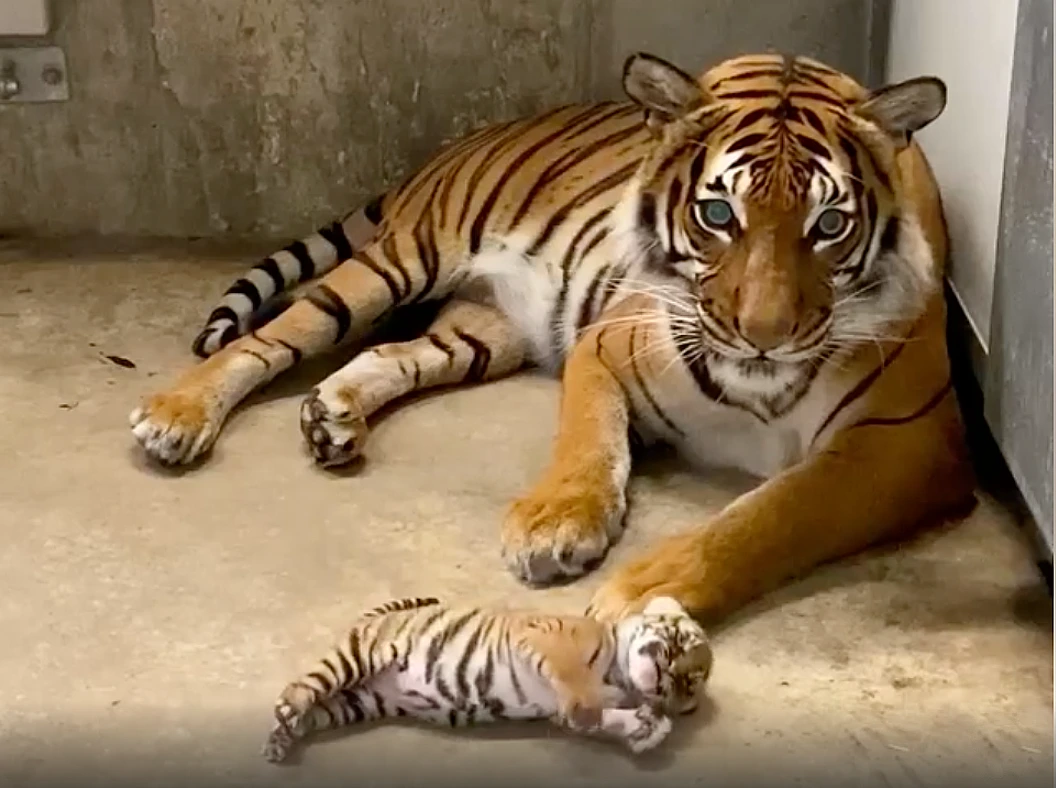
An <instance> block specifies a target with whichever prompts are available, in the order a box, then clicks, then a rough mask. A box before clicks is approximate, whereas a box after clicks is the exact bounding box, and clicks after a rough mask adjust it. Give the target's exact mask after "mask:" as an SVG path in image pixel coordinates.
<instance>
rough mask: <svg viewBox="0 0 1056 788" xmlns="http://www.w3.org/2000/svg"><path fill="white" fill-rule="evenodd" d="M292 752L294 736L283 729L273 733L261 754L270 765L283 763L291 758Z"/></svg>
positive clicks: (262, 748) (261, 749)
mask: <svg viewBox="0 0 1056 788" xmlns="http://www.w3.org/2000/svg"><path fill="white" fill-rule="evenodd" d="M292 751H293V736H291V735H290V734H289V733H288V732H287V731H285V730H282V729H277V730H274V731H272V732H271V735H270V736H268V740H267V741H266V742H264V746H263V747H261V748H260V754H261V755H263V756H264V759H265V760H267V761H269V762H270V763H282V762H283V761H285V760H286V759H287V758H289V757H290V753H291V752H292Z"/></svg>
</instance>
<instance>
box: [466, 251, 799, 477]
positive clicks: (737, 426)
mask: <svg viewBox="0 0 1056 788" xmlns="http://www.w3.org/2000/svg"><path fill="white" fill-rule="evenodd" d="M627 250H628V246H627V244H626V243H625V242H624V241H622V240H620V239H619V238H616V239H613V240H610V241H607V242H606V243H602V244H599V245H598V246H597V247H596V248H595V249H594V250H592V253H591V254H589V255H587V256H586V257H584V258H583V259H581V260H579V261H577V264H576V266H575V267H574V268H573V269H572V270H571V271H567V272H566V271H564V270H562V268H561V266H560V265H558V264H557V263H554V262H551V261H549V259H548V258H547V259H540V258H530V257H528V256H527V255H526V254H525V253H524V251H523V243H521V242H520V239H517V238H509V239H504V241H503V242H501V243H494V244H492V245H491V246H490V247H488V248H486V249H485V250H484V251H482V252H481V253H480V254H478V255H477V256H476V257H475V258H473V259H472V260H471V261H470V262H469V264H468V266H467V270H468V271H469V274H470V275H469V277H467V281H473V282H477V283H483V284H484V285H485V287H486V290H487V295H486V298H487V300H489V301H491V302H492V303H494V304H496V305H497V306H498V308H499V309H500V310H501V311H502V312H503V313H504V314H505V315H506V316H507V318H508V319H509V320H510V321H511V322H512V323H513V324H514V325H515V326H516V327H517V328H518V329H519V331H520V332H521V333H522V335H523V336H524V337H525V338H526V340H527V342H528V345H529V348H530V352H531V353H532V356H533V358H534V360H535V361H536V362H537V363H538V364H540V366H542V367H543V368H545V369H548V370H549V371H551V372H556V371H557V370H559V369H560V367H561V364H562V361H563V359H564V356H565V354H567V353H568V352H569V351H570V350H571V348H572V346H573V345H574V344H575V342H576V340H577V337H578V330H582V329H583V328H585V327H586V325H584V324H583V316H584V315H589V318H590V322H591V323H594V322H596V321H600V322H601V323H608V322H612V324H613V326H614V327H613V330H612V334H613V335H616V336H619V337H626V336H629V334H628V332H627V328H628V326H629V325H630V321H628V320H627V319H626V318H615V319H612V320H611V321H610V320H609V318H608V316H607V315H604V314H602V315H599V312H600V311H601V310H602V309H606V310H611V309H613V308H614V307H616V306H617V305H619V304H620V303H621V302H622V301H623V300H625V299H626V298H628V297H631V296H635V295H638V296H640V295H641V294H642V293H643V292H649V291H650V290H651V289H655V285H653V284H651V283H650V282H649V281H648V279H647V278H646V277H645V276H644V275H643V274H642V265H641V261H639V260H636V259H634V258H633V256H632V255H629V254H628V252H627ZM566 277H567V282H566V281H565V279H566ZM598 282H601V283H602V284H601V285H599V284H597V283H598ZM606 285H607V288H608V289H607V290H606V289H605V288H606ZM606 293H607V295H601V294H606ZM475 297H479V295H478V296H475ZM657 306H658V312H657V314H658V315H659V309H662V304H658V305H657ZM658 319H659V318H651V317H650V318H643V324H644V323H651V324H652V325H651V328H652V333H653V335H654V336H653V338H651V339H649V340H648V343H655V342H656V341H657V339H656V335H657V334H658V333H660V330H659V327H658V326H657V325H656V323H657V320H658ZM617 341H624V340H623V339H622V338H621V339H620V340H617ZM668 344H671V343H670V341H669V340H668ZM650 354H652V355H655V357H656V358H654V359H652V364H653V365H656V364H657V361H656V359H662V360H663V363H660V364H659V369H660V370H662V371H657V374H656V375H655V378H654V379H653V380H654V381H655V382H651V383H649V384H648V387H649V392H648V394H646V395H643V394H642V393H641V392H631V400H632V403H631V404H632V413H631V418H632V421H633V422H634V424H635V427H636V429H637V431H638V432H639V434H640V435H641V436H642V437H644V438H646V440H647V441H652V440H663V441H666V442H669V443H670V444H672V445H673V446H675V447H676V448H677V449H678V450H679V451H680V452H682V453H683V454H684V455H685V456H686V458H687V459H688V460H690V461H691V462H693V463H695V464H698V465H703V466H709V467H730V468H736V469H740V470H743V471H745V472H747V473H750V474H752V475H755V476H761V477H768V476H770V475H772V474H774V473H776V472H777V471H779V470H781V469H783V468H785V467H788V466H789V465H791V464H792V463H794V462H796V461H798V460H799V459H800V458H801V456H802V451H801V446H802V440H801V437H800V430H799V429H798V428H797V427H796V426H795V425H794V421H795V420H794V419H789V418H782V419H772V420H769V422H768V423H763V422H762V421H760V419H759V418H757V417H756V416H754V415H752V414H751V413H750V412H747V411H745V410H744V409H742V408H739V407H735V406H731V405H729V404H724V403H723V402H721V401H720V402H716V401H715V399H713V398H709V397H707V396H705V395H704V394H702V392H701V390H700V388H699V386H698V384H697V383H696V382H695V381H694V379H693V375H692V373H691V372H690V370H689V369H688V368H687V366H686V365H685V364H684V363H683V361H682V360H681V359H676V358H673V357H672V354H673V345H672V347H669V348H665V349H664V350H663V351H658V350H657V348H655V347H653V346H652V345H650V346H649V347H636V348H634V349H632V350H631V351H630V355H633V356H635V357H638V358H643V357H644V356H647V355H650ZM709 369H710V374H711V377H712V378H713V381H714V384H715V385H716V386H717V387H718V388H719V389H720V390H722V391H725V392H730V393H731V394H733V395H735V396H736V397H739V398H740V399H742V400H745V401H766V400H767V399H768V398H769V397H771V396H774V397H776V396H778V395H779V394H780V392H782V391H785V390H787V389H788V386H789V383H790V380H788V379H786V378H787V377H788V376H790V375H791V374H792V373H791V372H789V373H787V374H786V373H785V372H783V371H780V370H779V371H778V372H777V374H774V375H745V374H744V373H743V372H742V371H741V370H738V369H736V368H735V367H734V365H733V364H732V363H731V364H729V365H726V364H723V363H722V362H713V363H712V364H711V365H710V366H709ZM654 371H656V370H654ZM648 400H656V402H655V403H653V402H650V401H648ZM657 407H659V409H660V410H661V411H662V412H663V416H662V417H661V416H658V414H657V412H656V411H657ZM792 410H794V409H792Z"/></svg>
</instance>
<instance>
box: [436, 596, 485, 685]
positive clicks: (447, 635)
mask: <svg viewBox="0 0 1056 788" xmlns="http://www.w3.org/2000/svg"><path fill="white" fill-rule="evenodd" d="M476 616H477V611H476V610H471V611H469V612H468V613H465V614H463V615H461V616H459V617H458V618H456V619H455V620H454V621H452V622H451V623H449V624H448V625H447V626H446V627H444V629H443V630H442V631H440V632H439V633H437V634H436V635H435V636H433V639H432V642H430V643H429V650H428V651H427V652H426V654H425V681H426V683H428V682H431V681H432V680H433V677H434V675H435V671H436V665H437V662H439V660H440V656H441V655H442V654H443V651H444V647H445V646H446V645H447V644H448V642H449V641H450V640H451V639H452V638H454V637H455V636H457V635H458V633H459V632H461V631H462V630H463V629H465V627H466V625H467V624H468V623H469V622H470V621H472V620H473V619H474V618H475V617H476ZM440 684H441V682H440V680H439V677H437V689H438V690H439V691H440V692H441V694H442V693H443V690H441V689H440Z"/></svg>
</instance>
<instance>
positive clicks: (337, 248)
mask: <svg viewBox="0 0 1056 788" xmlns="http://www.w3.org/2000/svg"><path fill="white" fill-rule="evenodd" d="M319 235H321V236H322V237H323V238H325V239H326V240H327V242H328V243H329V244H330V245H331V246H332V247H334V252H336V254H337V260H338V262H344V261H345V260H347V259H348V258H349V257H351V256H352V244H351V242H350V241H349V240H348V236H347V235H345V228H344V227H342V226H341V222H333V223H332V224H328V225H327V226H326V227H321V228H319Z"/></svg>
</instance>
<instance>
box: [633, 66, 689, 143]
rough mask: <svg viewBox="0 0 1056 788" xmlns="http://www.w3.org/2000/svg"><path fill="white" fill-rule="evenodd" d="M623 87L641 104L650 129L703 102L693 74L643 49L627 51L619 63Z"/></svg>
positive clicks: (656, 131) (655, 129)
mask: <svg viewBox="0 0 1056 788" xmlns="http://www.w3.org/2000/svg"><path fill="white" fill-rule="evenodd" d="M623 89H624V91H625V92H626V93H627V95H628V96H630V97H631V99H633V100H634V101H635V102H636V103H638V104H640V105H641V106H642V107H644V108H645V111H646V122H647V123H648V124H649V128H650V129H651V130H652V131H653V133H658V132H659V129H660V128H661V127H662V126H663V125H664V124H667V123H670V122H671V121H673V120H677V119H678V118H680V117H682V116H683V115H685V114H687V113H689V112H692V111H693V110H694V109H696V108H697V107H699V106H701V105H702V104H703V103H704V91H703V90H702V89H701V87H700V85H699V84H698V83H697V81H696V80H695V79H693V77H691V76H690V75H689V74H687V73H686V72H685V71H683V70H682V69H680V68H678V67H677V66H673V65H671V64H670V63H668V62H667V61H666V60H662V59H660V58H658V57H656V56H655V55H650V54H647V53H645V52H637V53H635V54H633V55H631V56H630V57H629V58H627V60H626V62H625V63H624V64H623Z"/></svg>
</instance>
